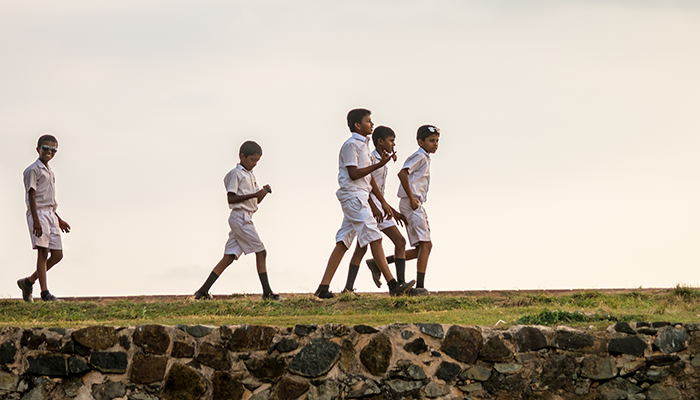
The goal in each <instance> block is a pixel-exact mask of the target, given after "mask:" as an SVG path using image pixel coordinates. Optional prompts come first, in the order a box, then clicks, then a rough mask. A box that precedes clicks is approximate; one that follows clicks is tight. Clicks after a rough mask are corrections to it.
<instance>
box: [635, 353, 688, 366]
mask: <svg viewBox="0 0 700 400" xmlns="http://www.w3.org/2000/svg"><path fill="white" fill-rule="evenodd" d="M680 360H681V358H680V357H678V356H677V355H675V354H673V355H671V354H662V355H657V356H650V357H647V358H645V359H644V362H645V363H646V364H647V365H659V366H663V365H673V364H675V363H677V362H678V361H680Z"/></svg>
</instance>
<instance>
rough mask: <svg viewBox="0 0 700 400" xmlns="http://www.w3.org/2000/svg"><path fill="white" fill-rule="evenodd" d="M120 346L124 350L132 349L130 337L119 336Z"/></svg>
mask: <svg viewBox="0 0 700 400" xmlns="http://www.w3.org/2000/svg"><path fill="white" fill-rule="evenodd" d="M119 345H120V346H122V348H123V349H124V350H129V349H130V348H131V339H130V338H129V336H127V335H122V336H119Z"/></svg>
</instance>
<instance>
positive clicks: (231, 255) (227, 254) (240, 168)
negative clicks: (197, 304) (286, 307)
mask: <svg viewBox="0 0 700 400" xmlns="http://www.w3.org/2000/svg"><path fill="white" fill-rule="evenodd" d="M238 155H239V158H240V162H239V163H238V165H236V168H234V169H232V170H231V171H229V173H228V174H226V176H225V177H224V186H225V187H226V192H227V194H226V197H227V199H228V205H229V208H230V209H231V214H230V215H229V218H228V224H229V226H230V227H231V232H229V235H228V241H227V242H226V247H225V249H224V256H223V258H221V261H219V262H218V263H217V264H216V266H215V267H214V269H213V270H212V272H211V273H210V274H209V277H208V278H207V280H206V281H205V282H204V285H202V287H201V288H199V290H197V291H196V292H195V293H194V298H195V299H196V300H211V298H212V297H211V294H209V289H211V286H212V285H213V284H214V282H216V280H217V279H218V278H219V276H221V273H223V272H224V270H225V269H226V267H228V266H229V265H231V263H232V262H233V261H234V260H237V259H238V258H239V257H240V256H241V254H250V253H255V265H256V267H257V270H258V276H259V277H260V283H261V284H262V287H263V295H262V299H263V300H280V296H279V295H278V294H276V293H273V292H272V289H270V283H269V282H268V278H267V265H266V257H267V251H266V250H265V246H264V245H263V243H262V241H261V240H260V236H258V232H257V231H256V230H255V225H253V220H252V216H253V214H254V213H255V212H256V211H257V210H258V204H260V203H261V202H262V201H263V199H264V198H265V196H267V195H268V194H269V193H272V188H271V187H270V185H265V186H263V188H262V189H259V188H258V183H257V181H256V180H255V175H253V168H255V166H256V165H258V161H260V157H262V147H260V145H259V144H257V143H255V142H253V141H251V140H249V141H247V142H245V143H243V144H242V145H241V148H240V151H239V152H238Z"/></svg>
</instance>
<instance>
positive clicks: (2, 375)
mask: <svg viewBox="0 0 700 400" xmlns="http://www.w3.org/2000/svg"><path fill="white" fill-rule="evenodd" d="M17 383H19V376H18V375H15V374H8V373H7V372H2V371H0V393H3V392H13V391H14V390H15V389H16V388H17Z"/></svg>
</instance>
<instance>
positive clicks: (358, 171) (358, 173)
mask: <svg viewBox="0 0 700 400" xmlns="http://www.w3.org/2000/svg"><path fill="white" fill-rule="evenodd" d="M392 156H393V154H390V153H387V152H386V151H383V152H382V159H381V160H379V162H378V163H376V164H372V165H369V166H367V167H363V168H357V166H356V165H348V166H346V167H345V168H347V169H348V176H349V177H350V179H352V180H353V181H356V180H358V179H362V178H364V177H365V176H366V175H367V174H371V173H372V172H374V171H376V170H378V169H379V168H381V167H383V166H385V165H386V163H388V162H389V160H391V158H392Z"/></svg>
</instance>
